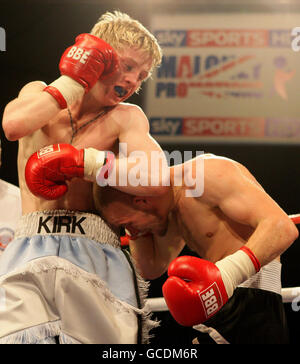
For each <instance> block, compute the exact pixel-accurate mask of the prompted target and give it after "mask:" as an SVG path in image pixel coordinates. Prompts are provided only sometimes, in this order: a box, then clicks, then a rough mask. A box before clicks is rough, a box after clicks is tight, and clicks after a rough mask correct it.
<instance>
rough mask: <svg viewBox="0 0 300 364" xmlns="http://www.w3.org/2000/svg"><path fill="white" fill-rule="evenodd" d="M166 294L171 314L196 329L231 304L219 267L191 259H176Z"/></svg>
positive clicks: (186, 257) (197, 259)
mask: <svg viewBox="0 0 300 364" xmlns="http://www.w3.org/2000/svg"><path fill="white" fill-rule="evenodd" d="M168 275H169V278H168V279H167V280H166V282H165V283H164V285H163V295H164V298H165V300H166V304H167V306H168V308H169V310H170V313H171V314H172V316H173V317H174V319H175V320H176V321H177V322H178V323H179V324H181V325H183V326H194V325H197V324H200V323H202V322H205V321H206V320H208V319H209V318H210V317H212V316H213V315H215V314H216V313H217V312H218V311H219V310H220V308H221V307H222V306H223V305H224V304H225V303H226V302H227V301H228V295H227V293H226V289H225V286H224V283H223V280H222V277H221V273H220V271H219V269H218V267H217V266H216V265H215V264H213V263H211V262H209V261H207V260H203V259H200V258H197V257H192V256H181V257H179V258H176V259H175V260H173V262H172V263H171V264H170V266H169V269H168Z"/></svg>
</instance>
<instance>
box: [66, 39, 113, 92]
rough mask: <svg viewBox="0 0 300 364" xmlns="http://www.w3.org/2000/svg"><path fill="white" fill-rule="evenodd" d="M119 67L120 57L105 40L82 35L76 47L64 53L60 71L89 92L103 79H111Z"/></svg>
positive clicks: (77, 40)
mask: <svg viewBox="0 0 300 364" xmlns="http://www.w3.org/2000/svg"><path fill="white" fill-rule="evenodd" d="M117 67H118V56H117V54H116V52H115V51H114V49H113V48H112V47H111V46H110V45H109V44H108V43H106V42H104V40H102V39H100V38H98V37H96V36H94V35H92V34H87V33H86V34H80V35H78V37H77V38H76V41H75V45H73V46H71V47H69V48H67V49H66V50H65V52H64V53H63V55H62V57H61V60H60V63H59V69H60V72H61V74H62V75H65V76H69V77H71V78H72V79H73V80H75V81H77V82H78V83H80V84H81V85H82V86H83V87H84V88H85V90H86V92H88V91H89V90H90V89H91V88H92V87H93V86H94V85H95V83H96V82H97V81H98V79H99V78H100V77H101V78H107V77H110V76H111V75H112V74H113V73H114V72H115V71H116V69H117Z"/></svg>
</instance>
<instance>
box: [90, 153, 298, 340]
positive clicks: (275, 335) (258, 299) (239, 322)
mask: <svg viewBox="0 0 300 364" xmlns="http://www.w3.org/2000/svg"><path fill="white" fill-rule="evenodd" d="M201 162H202V163H203V164H204V166H203V169H202V171H203V173H204V178H203V180H202V182H201V183H202V187H203V189H202V191H201V186H200V185H199V186H198V188H196V189H195V185H196V179H194V184H191V183H190V181H191V180H192V178H194V177H195V176H197V169H199V168H200V166H201ZM170 170H171V187H170V190H169V193H168V194H165V195H164V196H162V197H159V198H157V197H145V196H142V197H141V196H132V195H128V194H125V193H122V192H120V191H117V190H113V189H111V188H110V187H104V188H99V187H98V186H96V185H95V189H94V197H95V201H96V206H97V207H98V209H99V210H100V211H101V214H102V216H103V217H104V219H106V221H107V222H109V223H110V224H111V226H112V227H114V229H117V228H118V227H120V226H123V227H124V228H126V229H127V231H128V232H129V239H130V251H131V254H132V256H133V258H134V261H135V263H136V266H137V268H138V269H139V271H140V272H141V274H142V276H143V277H144V278H147V279H155V278H157V277H159V276H161V275H162V274H163V273H164V272H165V271H166V270H167V269H168V275H169V277H168V279H167V280H166V282H165V283H164V285H163V294H164V297H165V300H166V303H167V305H168V307H169V310H170V312H171V314H172V315H173V317H174V318H175V320H176V321H177V322H178V323H180V324H181V325H184V326H193V327H194V328H195V329H197V330H198V331H199V332H200V334H199V336H198V338H197V339H196V340H195V342H197V343H198V342H199V343H211V342H217V343H233V344H234V343H235V344H238V343H241V344H246V343H249V344H250V343H253V344H254V343H256V344H258V343H273V344H275V343H287V342H288V332H287V326H286V321H285V315H284V309H283V304H282V297H281V280H280V278H281V277H280V272H281V263H280V261H279V259H278V257H279V256H280V254H282V253H283V252H284V251H285V250H286V249H287V248H288V247H289V246H290V245H291V244H292V243H293V242H294V240H295V239H297V237H298V230H297V229H296V227H295V225H294V223H293V222H292V221H291V220H290V219H289V217H288V216H287V215H286V214H285V212H284V211H283V210H282V209H281V208H280V207H279V206H278V204H277V203H276V202H275V201H274V200H273V199H272V198H271V197H270V196H269V195H268V194H267V193H266V192H265V191H264V190H263V188H262V187H261V186H260V185H259V183H258V182H257V181H256V180H255V178H254V177H253V176H252V175H251V174H250V172H249V171H248V170H247V169H246V168H245V167H244V166H242V165H241V164H239V163H237V162H235V161H232V160H229V159H226V158H222V157H216V156H213V155H204V156H199V157H197V158H195V159H193V160H191V161H189V162H186V163H185V164H183V165H176V166H174V167H172V168H171V169H170ZM200 170H201V168H200ZM186 174H190V177H188V178H186V179H185V178H182V179H181V182H182V183H181V184H180V183H178V181H179V182H180V178H179V179H178V177H181V176H185V175H186ZM201 176H202V175H201V174H198V179H199V178H200V179H201V178H202V177H201ZM187 182H188V183H187ZM197 190H198V191H199V192H203V193H198V194H197V193H195V191H197ZM191 192H192V193H191ZM185 244H187V246H188V247H189V248H190V249H191V250H192V251H194V252H196V253H197V255H198V256H199V257H201V259H200V258H198V257H195V256H179V257H177V256H178V255H179V254H180V252H181V251H182V249H183V247H184V246H185ZM176 257H177V258H176ZM213 340H214V341H213Z"/></svg>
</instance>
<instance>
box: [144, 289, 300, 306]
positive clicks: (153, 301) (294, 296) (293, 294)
mask: <svg viewBox="0 0 300 364" xmlns="http://www.w3.org/2000/svg"><path fill="white" fill-rule="evenodd" d="M281 295H282V301H283V303H288V302H293V301H294V300H297V301H299V302H300V287H290V288H282V290H281ZM146 306H147V308H148V309H149V310H150V311H152V312H163V311H169V309H168V306H167V304H166V301H165V299H164V298H163V297H158V298H148V299H147V303H146Z"/></svg>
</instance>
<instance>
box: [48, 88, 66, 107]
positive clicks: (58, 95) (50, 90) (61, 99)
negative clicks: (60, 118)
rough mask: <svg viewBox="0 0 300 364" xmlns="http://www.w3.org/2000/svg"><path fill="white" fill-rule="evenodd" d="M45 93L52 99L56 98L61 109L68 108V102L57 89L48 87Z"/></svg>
mask: <svg viewBox="0 0 300 364" xmlns="http://www.w3.org/2000/svg"><path fill="white" fill-rule="evenodd" d="M43 91H46V92H48V93H49V94H50V95H51V96H52V97H54V98H55V100H56V101H57V102H58V105H59V106H60V108H61V109H66V108H67V101H66V100H65V98H64V97H63V95H62V93H61V92H60V91H59V90H58V89H57V88H56V87H53V86H47V87H45V88H44V90H43Z"/></svg>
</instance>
